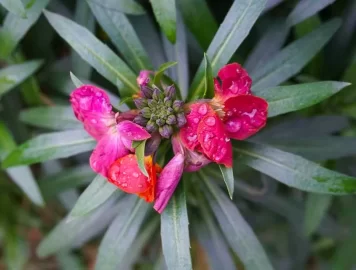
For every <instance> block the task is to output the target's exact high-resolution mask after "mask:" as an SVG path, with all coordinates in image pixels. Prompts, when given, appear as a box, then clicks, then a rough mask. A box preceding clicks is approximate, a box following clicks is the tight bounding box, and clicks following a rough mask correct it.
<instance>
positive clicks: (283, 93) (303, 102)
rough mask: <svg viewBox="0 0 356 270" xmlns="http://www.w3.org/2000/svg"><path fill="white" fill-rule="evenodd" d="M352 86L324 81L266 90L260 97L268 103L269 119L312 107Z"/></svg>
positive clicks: (260, 93) (261, 92)
mask: <svg viewBox="0 0 356 270" xmlns="http://www.w3.org/2000/svg"><path fill="white" fill-rule="evenodd" d="M348 85H350V84H349V83H345V82H333V81H324V82H316V83H304V84H297V85H286V86H279V87H274V88H268V89H264V90H263V91H260V92H259V93H258V95H259V96H260V97H263V98H264V99H266V100H267V101H268V117H273V116H277V115H280V114H284V113H287V112H293V111H297V110H301V109H304V108H307V107H310V106H312V105H314V104H317V103H319V102H321V101H322V100H324V99H326V98H328V97H330V96H332V95H334V94H336V93H337V92H338V91H340V90H341V89H343V88H344V87H346V86H348Z"/></svg>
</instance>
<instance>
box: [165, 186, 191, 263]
mask: <svg viewBox="0 0 356 270" xmlns="http://www.w3.org/2000/svg"><path fill="white" fill-rule="evenodd" d="M188 224H189V221H188V214H187V205H186V200H185V192H184V185H183V182H182V181H181V182H180V183H179V185H178V188H177V189H176V190H175V192H174V195H173V196H172V197H171V199H170V200H169V203H168V205H167V207H166V209H165V210H164V211H163V213H162V214H161V238H162V250H163V255H164V258H165V261H166V264H167V267H168V269H180V270H187V269H192V262H191V257H190V250H189V247H190V240H189V229H188Z"/></svg>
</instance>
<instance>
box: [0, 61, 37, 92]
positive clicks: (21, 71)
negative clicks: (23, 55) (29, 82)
mask: <svg viewBox="0 0 356 270" xmlns="http://www.w3.org/2000/svg"><path fill="white" fill-rule="evenodd" d="M42 63H43V62H42V61H38V60H37V61H28V62H25V63H23V64H17V65H12V66H8V67H6V68H3V69H1V70H0V97H1V96H2V95H4V94H5V93H6V92H8V91H10V90H11V89H13V88H15V87H16V86H18V85H19V84H20V83H22V82H23V81H24V80H25V79H26V78H28V77H29V76H31V75H32V74H33V73H34V72H36V71H37V70H38V69H39V67H40V66H41V65H42Z"/></svg>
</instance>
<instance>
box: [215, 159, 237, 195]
mask: <svg viewBox="0 0 356 270" xmlns="http://www.w3.org/2000/svg"><path fill="white" fill-rule="evenodd" d="M219 168H220V171H221V174H222V176H223V178H224V182H225V184H226V187H227V192H228V193H229V196H230V199H231V200H232V196H233V194H234V185H235V180H234V171H233V170H232V168H226V167H225V166H222V165H219Z"/></svg>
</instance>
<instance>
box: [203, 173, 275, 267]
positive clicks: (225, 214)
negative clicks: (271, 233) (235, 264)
mask: <svg viewBox="0 0 356 270" xmlns="http://www.w3.org/2000/svg"><path fill="white" fill-rule="evenodd" d="M203 183H204V184H205V186H206V187H207V189H208V190H209V192H204V194H205V195H206V196H207V199H208V202H209V204H210V207H211V208H212V210H213V213H214V215H215V217H216V219H217V221H218V222H219V225H220V227H221V230H222V233H223V234H224V235H225V237H226V240H227V241H228V243H229V244H230V246H231V248H232V249H233V251H234V252H235V253H236V254H237V255H238V256H239V258H240V259H241V261H242V262H243V263H244V266H245V268H246V269H248V270H260V269H264V270H269V269H270V270H272V269H273V267H272V265H271V263H270V262H269V260H268V257H267V255H266V253H265V251H264V250H263V247H262V245H261V244H260V242H259V241H258V239H257V237H256V235H255V234H254V232H253V231H252V229H251V228H250V226H249V225H248V223H247V222H246V221H245V220H244V218H243V217H242V215H241V214H240V212H239V210H238V209H237V208H236V206H235V205H234V204H233V202H232V201H230V200H229V199H228V198H227V197H226V195H225V194H224V193H223V192H222V191H221V190H220V188H219V187H218V186H216V185H215V184H214V183H213V182H212V181H210V180H209V179H208V178H207V177H206V176H204V177H203Z"/></svg>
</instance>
